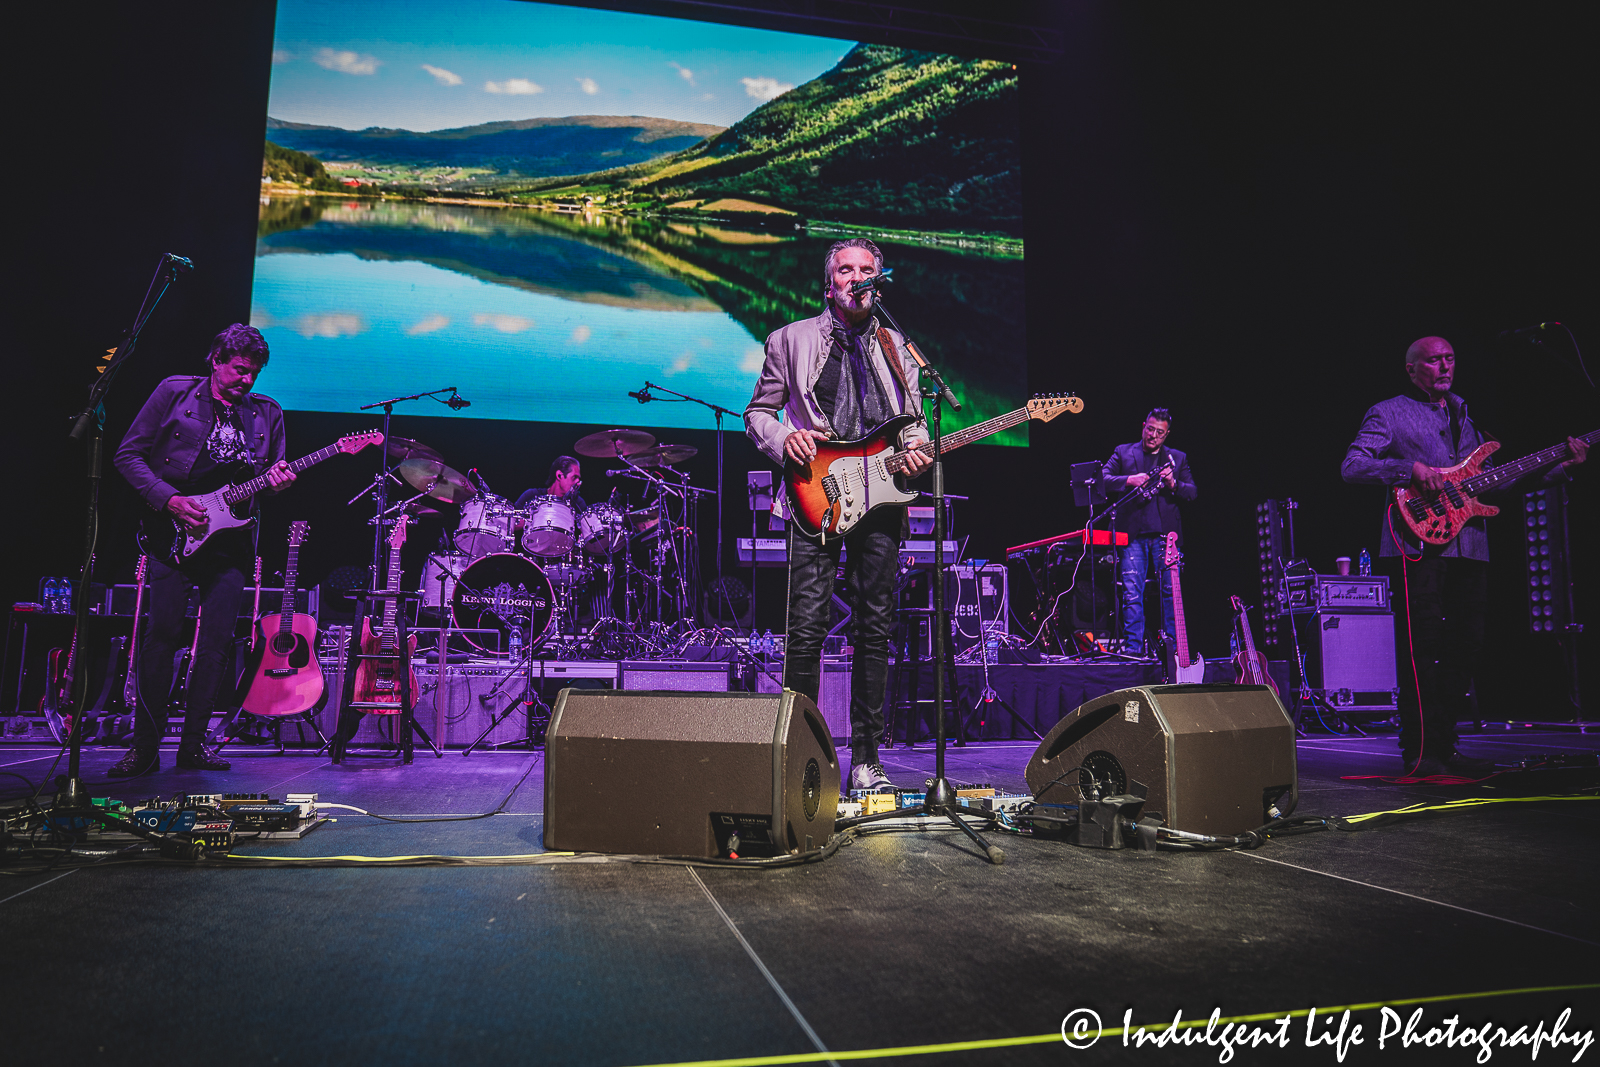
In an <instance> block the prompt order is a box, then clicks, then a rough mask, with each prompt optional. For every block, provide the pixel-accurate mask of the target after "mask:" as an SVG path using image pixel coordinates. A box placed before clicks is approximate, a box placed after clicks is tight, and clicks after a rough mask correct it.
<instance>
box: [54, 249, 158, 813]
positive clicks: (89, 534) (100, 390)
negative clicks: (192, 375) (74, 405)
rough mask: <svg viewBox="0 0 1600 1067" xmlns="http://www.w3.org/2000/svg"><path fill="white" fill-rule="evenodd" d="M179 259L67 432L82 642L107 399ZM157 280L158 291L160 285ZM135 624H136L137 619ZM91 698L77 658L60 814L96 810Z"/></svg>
mask: <svg viewBox="0 0 1600 1067" xmlns="http://www.w3.org/2000/svg"><path fill="white" fill-rule="evenodd" d="M176 259H177V257H175V256H173V255H172V254H171V253H170V252H168V253H163V255H162V257H161V262H160V263H159V264H157V265H156V272H155V274H153V275H151V277H150V284H149V285H148V286H147V287H146V288H145V291H144V299H143V300H142V301H140V303H139V310H138V311H137V312H136V313H135V314H134V316H133V325H132V326H130V327H129V328H128V332H127V334H126V335H125V336H124V338H123V340H122V343H121V344H120V345H118V346H117V351H116V353H115V354H114V355H112V357H111V362H110V363H108V364H107V365H106V367H105V369H104V370H103V371H101V373H100V376H99V378H97V379H96V380H95V383H94V384H93V385H92V386H90V387H89V401H88V403H87V404H85V405H84V407H83V410H82V411H80V412H79V413H78V417H77V418H76V419H74V420H73V423H72V429H71V430H70V431H69V432H68V434H67V439H68V440H70V441H84V442H85V445H86V448H85V456H86V458H87V460H88V471H87V478H88V486H87V488H88V493H87V497H88V499H87V506H86V508H85V512H86V516H85V522H84V546H83V566H82V567H81V568H80V569H79V571H78V588H77V591H76V592H75V594H74V596H75V597H76V600H77V618H76V619H75V620H74V622H73V633H75V634H76V635H77V637H78V640H79V642H80V643H81V642H82V640H83V638H84V635H85V633H86V632H87V630H88V626H89V586H90V583H91V580H92V579H93V577H94V555H95V543H96V541H97V540H98V539H99V534H100V479H101V474H102V471H103V470H104V458H105V430H106V408H105V399H106V396H107V395H108V394H109V393H110V392H111V384H112V383H113V382H114V381H116V378H117V373H118V372H119V371H121V370H122V367H123V364H125V363H127V362H128V360H129V359H131V358H132V357H133V352H134V349H135V348H136V347H138V344H139V335H140V334H141V333H142V332H144V327H145V323H147V322H149V321H150V316H151V315H154V314H155V310H156V305H158V304H160V303H161V298H162V297H164V296H166V295H167V290H168V289H170V288H171V287H172V283H173V281H174V280H175V279H176V278H177V276H178V274H179V272H181V271H184V270H187V269H190V268H187V267H184V266H183V265H182V264H183V263H187V262H188V261H187V260H183V261H182V262H181V263H180V262H175V260H176ZM158 284H159V285H160V289H159V290H157V288H156V286H157V285H158ZM152 292H153V293H155V298H154V299H151V297H150V294H151V293H152ZM135 624H136V625H137V620H135ZM81 659H82V657H80V660H81ZM88 698H89V671H88V669H87V667H86V666H85V665H84V663H83V662H79V663H78V664H77V666H76V668H75V670H74V674H73V678H72V694H71V696H70V697H69V698H68V700H67V711H68V712H69V713H70V714H71V716H72V729H71V730H69V731H68V734H67V752H68V754H67V773H66V774H65V775H64V776H62V777H60V778H57V779H56V799H55V809H54V810H55V811H56V812H58V813H65V812H68V811H71V812H75V813H79V814H86V815H93V813H94V808H93V806H92V805H91V804H90V803H89V793H88V791H87V790H86V789H85V788H84V785H83V777H82V775H81V773H80V770H81V764H80V760H81V757H82V755H83V711H84V705H85V704H86V703H87V702H88ZM134 714H135V715H136V716H137V715H138V709H137V708H135V709H134Z"/></svg>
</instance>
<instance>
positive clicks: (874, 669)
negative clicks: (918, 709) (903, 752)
mask: <svg viewBox="0 0 1600 1067" xmlns="http://www.w3.org/2000/svg"><path fill="white" fill-rule="evenodd" d="M904 523H905V509H904V508H901V507H881V508H876V509H874V510H873V511H871V512H868V513H867V517H866V518H865V519H863V520H862V521H861V522H860V523H859V524H857V525H856V526H855V527H853V528H852V529H851V530H850V531H849V532H848V533H846V534H845V535H844V537H842V538H838V539H835V540H832V541H830V542H829V543H828V544H826V545H819V544H818V543H817V539H816V538H814V537H806V536H805V535H804V534H801V533H800V532H798V531H797V530H796V529H795V528H794V527H793V526H792V525H791V526H790V527H789V621H788V638H787V642H786V645H785V650H784V651H785V655H784V661H783V684H784V687H785V688H787V689H793V690H794V691H795V692H797V693H803V694H805V695H806V696H808V697H810V698H811V699H812V700H816V699H817V693H818V690H819V689H820V688H821V685H822V642H823V638H825V637H827V635H828V630H829V628H830V627H831V625H832V621H833V613H832V611H831V610H830V608H829V605H830V604H831V603H832V601H833V591H834V579H835V575H836V574H837V572H838V569H839V555H840V549H841V548H844V549H845V555H846V557H847V558H846V559H845V568H844V584H845V590H846V594H845V595H846V599H848V600H849V601H850V602H851V609H852V612H853V614H852V615H851V617H850V626H849V633H850V643H851V645H852V646H853V647H854V649H855V655H854V658H853V659H852V661H851V669H850V758H851V763H852V764H853V765H856V766H860V765H862V764H865V763H876V762H878V737H879V736H880V735H881V734H882V733H883V698H884V691H885V688H886V686H887V682H888V678H889V636H890V632H891V631H892V630H893V628H894V583H895V576H896V575H897V574H898V572H899V569H900V555H899V553H900V535H901V530H902V528H903V526H904Z"/></svg>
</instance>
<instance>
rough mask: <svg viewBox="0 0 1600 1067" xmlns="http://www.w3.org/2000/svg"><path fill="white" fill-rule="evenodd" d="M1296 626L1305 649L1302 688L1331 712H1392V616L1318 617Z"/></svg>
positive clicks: (1396, 694) (1324, 614)
mask: <svg viewBox="0 0 1600 1067" xmlns="http://www.w3.org/2000/svg"><path fill="white" fill-rule="evenodd" d="M1296 625H1297V626H1298V627H1299V628H1300V640H1301V641H1302V642H1303V644H1304V646H1305V652H1306V685H1307V687H1308V688H1309V689H1311V690H1312V691H1314V692H1316V693H1319V694H1320V695H1321V696H1322V697H1323V699H1325V700H1326V701H1327V702H1328V704H1329V705H1331V706H1332V707H1333V708H1334V709H1335V710H1336V711H1375V712H1392V711H1394V710H1395V709H1396V707H1398V705H1399V695H1400V693H1399V689H1398V684H1399V683H1398V681H1397V672H1396V669H1395V654H1394V616H1393V615H1373V614H1366V613H1361V614H1347V613H1344V612H1318V613H1316V614H1314V615H1312V616H1310V617H1309V618H1307V619H1305V620H1304V621H1302V622H1299V623H1297V624H1296Z"/></svg>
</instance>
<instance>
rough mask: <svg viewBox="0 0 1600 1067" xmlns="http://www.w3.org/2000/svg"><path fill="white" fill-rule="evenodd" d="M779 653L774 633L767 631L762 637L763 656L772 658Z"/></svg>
mask: <svg viewBox="0 0 1600 1067" xmlns="http://www.w3.org/2000/svg"><path fill="white" fill-rule="evenodd" d="M777 651H778V642H777V641H776V640H774V639H773V637H772V631H771V630H767V631H766V632H765V633H763V634H762V635H761V652H762V654H763V655H767V656H771V655H774V654H776V653H777Z"/></svg>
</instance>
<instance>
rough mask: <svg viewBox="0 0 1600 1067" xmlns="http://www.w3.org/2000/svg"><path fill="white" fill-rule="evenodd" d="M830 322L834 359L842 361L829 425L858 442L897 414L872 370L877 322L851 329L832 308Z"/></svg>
mask: <svg viewBox="0 0 1600 1067" xmlns="http://www.w3.org/2000/svg"><path fill="white" fill-rule="evenodd" d="M829 322H830V323H831V325H832V328H833V352H832V353H830V358H832V357H833V356H834V355H837V356H838V357H839V388H838V391H837V392H835V393H834V396H833V411H832V412H831V413H830V415H829V421H830V422H832V423H833V432H834V433H836V434H838V435H839V436H840V437H841V438H842V439H844V440H846V441H854V440H855V439H857V438H858V437H861V436H863V435H864V434H866V432H867V431H868V430H872V429H876V428H877V427H878V426H880V425H882V424H883V423H884V422H886V421H888V420H889V418H890V417H891V416H893V415H894V413H895V412H894V408H893V406H892V405H891V404H890V403H889V397H888V396H887V395H886V394H885V393H884V391H883V382H882V380H881V379H879V377H878V374H877V372H876V371H875V370H874V369H873V367H872V356H871V349H870V347H869V338H870V336H871V333H872V325H873V320H872V319H871V318H870V317H869V318H867V319H866V321H864V322H862V323H861V324H860V325H859V326H851V325H850V324H849V323H847V322H845V321H844V320H843V319H841V318H840V317H839V313H838V312H837V311H836V310H833V309H831V308H830V310H829Z"/></svg>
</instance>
